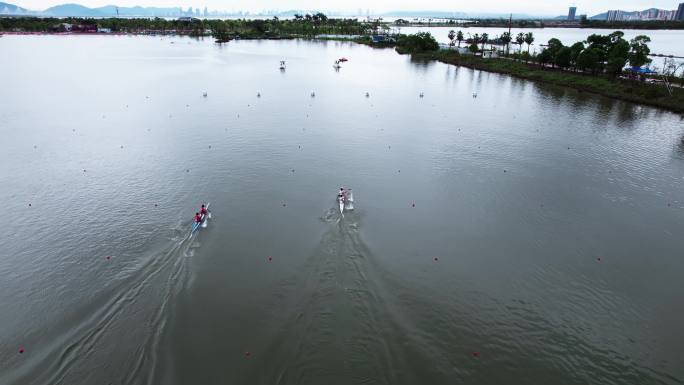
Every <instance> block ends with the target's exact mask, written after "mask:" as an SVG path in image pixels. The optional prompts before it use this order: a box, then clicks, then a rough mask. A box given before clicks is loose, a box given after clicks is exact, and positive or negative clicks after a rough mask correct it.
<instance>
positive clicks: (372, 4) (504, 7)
mask: <svg viewBox="0 0 684 385" xmlns="http://www.w3.org/2000/svg"><path fill="white" fill-rule="evenodd" d="M0 1H4V2H7V3H12V4H16V5H18V6H21V7H24V8H28V9H34V10H42V9H45V8H48V7H51V6H53V5H57V4H63V3H78V4H82V5H85V6H89V7H95V6H102V5H110V4H114V5H119V6H133V5H141V6H154V7H183V8H187V7H190V6H192V7H199V8H204V6H207V7H208V8H209V9H210V10H244V11H262V10H266V9H268V10H271V9H277V10H289V9H316V10H322V11H330V10H342V11H356V10H357V9H359V8H360V9H363V11H364V13H365V10H366V9H370V11H371V13H372V12H383V11H396V10H439V11H454V12H457V11H460V12H495V13H507V12H513V13H528V14H534V15H561V14H566V13H567V9H568V7H569V6H570V5H575V6H577V14H581V13H587V14H589V15H592V14H596V13H601V12H604V11H606V10H608V9H622V10H627V11H632V10H643V9H646V8H651V7H655V8H663V9H676V8H677V0H675V1H666V0H647V1H642V0H576V1H574V2H572V1H563V0H516V1H510V0H489V1H454V0H452V1H447V0H421V1H416V0H230V1H228V0H14V1H13V0H0ZM680 1H684V0H680Z"/></svg>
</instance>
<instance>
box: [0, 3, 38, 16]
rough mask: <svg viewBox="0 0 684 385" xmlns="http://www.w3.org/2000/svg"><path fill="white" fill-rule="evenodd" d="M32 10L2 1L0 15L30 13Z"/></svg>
mask: <svg viewBox="0 0 684 385" xmlns="http://www.w3.org/2000/svg"><path fill="white" fill-rule="evenodd" d="M31 13H32V12H31V11H29V10H28V9H26V8H22V7H18V6H16V5H14V4H8V3H3V2H0V15H29V14H31Z"/></svg>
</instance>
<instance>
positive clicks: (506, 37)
mask: <svg viewBox="0 0 684 385" xmlns="http://www.w3.org/2000/svg"><path fill="white" fill-rule="evenodd" d="M499 41H501V43H502V44H503V45H505V46H506V56H508V44H510V42H511V34H510V32H504V33H503V34H501V37H500V38H499Z"/></svg>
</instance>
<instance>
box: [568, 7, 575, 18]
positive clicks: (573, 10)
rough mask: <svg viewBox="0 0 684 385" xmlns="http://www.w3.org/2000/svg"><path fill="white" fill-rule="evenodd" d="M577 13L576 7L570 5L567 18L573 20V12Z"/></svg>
mask: <svg viewBox="0 0 684 385" xmlns="http://www.w3.org/2000/svg"><path fill="white" fill-rule="evenodd" d="M576 13H577V7H570V9H569V10H568V20H575V14H576Z"/></svg>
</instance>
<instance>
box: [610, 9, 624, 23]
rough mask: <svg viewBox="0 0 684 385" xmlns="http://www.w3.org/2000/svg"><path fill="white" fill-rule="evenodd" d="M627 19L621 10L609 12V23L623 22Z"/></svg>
mask: <svg viewBox="0 0 684 385" xmlns="http://www.w3.org/2000/svg"><path fill="white" fill-rule="evenodd" d="M624 19H625V12H624V11H620V10H619V9H615V10H610V11H608V17H607V20H608V21H622V20H624Z"/></svg>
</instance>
